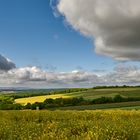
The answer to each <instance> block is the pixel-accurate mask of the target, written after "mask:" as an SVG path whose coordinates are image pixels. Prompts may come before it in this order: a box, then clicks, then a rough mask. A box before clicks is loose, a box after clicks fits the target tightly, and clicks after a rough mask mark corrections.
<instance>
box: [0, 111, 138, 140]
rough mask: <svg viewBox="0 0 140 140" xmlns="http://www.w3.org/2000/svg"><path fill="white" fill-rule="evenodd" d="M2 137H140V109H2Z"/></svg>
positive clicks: (7, 139)
mask: <svg viewBox="0 0 140 140" xmlns="http://www.w3.org/2000/svg"><path fill="white" fill-rule="evenodd" d="M0 140H140V111H135V110H131V111H124V110H123V111H122V110H115V111H113V110H104V111H103V110H102V111H100V110H98V111H27V110H26V111H0Z"/></svg>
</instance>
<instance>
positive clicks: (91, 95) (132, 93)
mask: <svg viewBox="0 0 140 140" xmlns="http://www.w3.org/2000/svg"><path fill="white" fill-rule="evenodd" d="M116 95H121V96H122V97H126V98H127V97H140V87H133V88H130V87H129V88H128V87H126V88H104V89H89V90H87V91H79V92H72V93H65V94H55V95H45V96H35V97H27V98H19V99H16V100H15V102H16V103H20V104H27V103H35V102H43V101H44V100H45V99H48V98H52V99H56V98H73V97H83V98H84V99H87V100H90V99H95V98H99V97H102V96H103V97H114V96H116Z"/></svg>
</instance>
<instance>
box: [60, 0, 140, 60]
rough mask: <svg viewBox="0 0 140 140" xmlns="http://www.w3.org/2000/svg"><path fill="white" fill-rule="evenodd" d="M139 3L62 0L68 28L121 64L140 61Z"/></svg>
mask: <svg viewBox="0 0 140 140" xmlns="http://www.w3.org/2000/svg"><path fill="white" fill-rule="evenodd" d="M139 6H140V1H139V0H59V4H58V5H57V8H58V11H59V12H60V13H61V14H62V15H63V16H64V17H65V19H66V21H67V23H68V24H70V25H71V26H72V27H73V28H74V29H76V30H78V31H79V32H80V33H82V34H84V35H85V36H88V37H90V38H92V39H93V40H94V43H95V46H96V47H95V51H96V52H97V53H99V54H103V55H107V56H110V57H112V58H114V59H117V60H140V8H139Z"/></svg>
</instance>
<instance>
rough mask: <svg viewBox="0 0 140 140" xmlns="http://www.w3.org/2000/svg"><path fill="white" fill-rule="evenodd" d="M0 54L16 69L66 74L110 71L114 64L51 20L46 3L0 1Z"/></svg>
mask: <svg viewBox="0 0 140 140" xmlns="http://www.w3.org/2000/svg"><path fill="white" fill-rule="evenodd" d="M0 31H1V32H0V52H1V54H2V55H4V56H6V57H9V58H10V59H12V60H13V61H14V62H15V63H16V65H17V67H23V66H28V65H38V66H42V67H43V68H46V66H48V65H52V66H53V67H56V68H57V69H56V70H57V71H70V70H74V69H77V68H79V67H82V68H83V69H86V70H90V71H92V70H94V69H111V68H112V65H114V61H113V60H111V59H109V58H107V57H103V56H100V55H97V54H95V53H94V50H93V42H92V41H91V40H90V39H88V38H86V37H84V36H82V35H80V33H78V32H76V31H74V30H73V29H72V28H71V27H69V26H68V25H65V24H64V22H63V19H62V17H57V18H56V17H55V16H54V14H53V9H52V8H51V7H50V2H49V0H41V1H40V0H20V1H19V0H12V1H11V0H5V1H0Z"/></svg>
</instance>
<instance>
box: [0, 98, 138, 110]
mask: <svg viewBox="0 0 140 140" xmlns="http://www.w3.org/2000/svg"><path fill="white" fill-rule="evenodd" d="M130 101H140V97H128V98H124V97H122V96H120V95H116V96H115V97H100V98H97V99H93V100H85V99H84V98H83V97H79V98H57V99H46V100H45V101H44V102H36V103H33V104H30V103H28V104H27V105H25V106H22V105H21V104H15V103H14V101H11V100H8V99H7V100H3V101H0V109H1V110H21V109H32V110H36V109H51V108H58V107H67V106H80V105H94V104H106V103H120V102H130Z"/></svg>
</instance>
